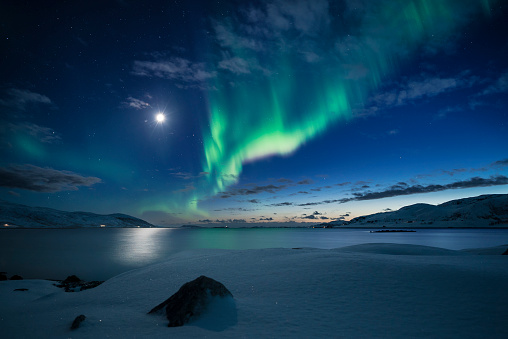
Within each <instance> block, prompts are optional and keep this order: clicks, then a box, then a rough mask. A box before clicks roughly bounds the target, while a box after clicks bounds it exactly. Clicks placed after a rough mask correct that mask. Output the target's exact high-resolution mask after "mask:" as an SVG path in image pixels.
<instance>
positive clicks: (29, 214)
mask: <svg viewBox="0 0 508 339" xmlns="http://www.w3.org/2000/svg"><path fill="white" fill-rule="evenodd" d="M7 227H20V228H73V227H154V225H152V224H150V223H148V222H146V221H144V220H141V219H138V218H134V217H132V216H130V215H126V214H119V213H117V214H108V215H101V214H95V213H88V212H64V211H59V210H55V209H52V208H45V207H30V206H25V205H20V204H14V203H10V202H7V201H3V200H0V228H7Z"/></svg>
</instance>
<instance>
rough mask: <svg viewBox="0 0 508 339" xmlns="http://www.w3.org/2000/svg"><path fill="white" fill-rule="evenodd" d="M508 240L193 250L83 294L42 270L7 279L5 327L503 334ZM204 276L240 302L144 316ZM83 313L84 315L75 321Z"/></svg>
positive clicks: (39, 332) (302, 334)
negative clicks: (39, 274) (171, 318)
mask: <svg viewBox="0 0 508 339" xmlns="http://www.w3.org/2000/svg"><path fill="white" fill-rule="evenodd" d="M507 247H508V245H507V246H501V247H497V248H495V249H490V250H481V249H477V250H470V251H452V250H445V249H439V248H432V247H425V246H416V245H397V244H364V245H356V246H351V247H343V248H339V249H333V250H321V249H308V248H304V249H263V250H242V251H236V250H235V251H233V250H196V251H188V252H181V253H178V254H176V255H174V256H173V257H171V258H170V259H169V260H167V261H165V262H162V263H159V264H155V265H152V266H147V267H145V268H141V269H136V270H133V271H129V272H126V273H123V274H120V275H118V276H116V277H114V278H112V279H109V280H108V281H106V282H105V283H104V284H102V285H100V286H98V287H96V288H94V289H90V290H86V291H82V292H78V293H65V292H63V291H62V290H61V289H58V288H56V287H54V286H53V285H52V282H50V281H45V280H21V281H3V282H0V300H1V302H0V336H1V337H2V338H106V337H111V338H168V337H171V338H202V337H207V338H266V337H270V338H280V337H292V338H295V337H296V338H312V337H314V338H315V337H321V338H323V337H349V338H409V337H411V338H418V337H422V338H445V337H446V338H461V339H462V338H507V337H508V326H507V325H506V319H508V308H507V307H506V305H508V293H507V292H506V287H507V286H508V256H506V255H500V254H501V253H503V252H504V250H506V248H507ZM480 253H483V254H480ZM487 254H490V255H487ZM76 273H77V274H78V276H79V272H76ZM200 275H206V276H208V277H211V278H213V279H215V280H218V281H220V282H222V283H223V284H224V285H225V286H226V287H227V288H228V289H229V290H230V291H231V292H232V294H233V295H234V304H233V305H232V304H231V303H228V302H225V303H215V304H212V305H211V306H210V308H209V309H208V313H206V314H205V315H203V318H201V319H198V320H197V321H195V322H192V323H190V324H188V325H185V326H183V327H177V328H168V327H167V320H166V319H165V317H164V316H160V315H148V314H147V312H148V311H149V310H150V309H151V308H152V307H154V306H156V305H157V304H159V303H160V302H162V301H164V300H165V299H167V298H168V297H169V296H171V295H172V294H173V293H175V292H176V291H177V290H178V289H179V287H180V286H181V285H182V284H184V283H185V282H187V281H190V280H193V279H195V278H197V277H198V276H200ZM18 288H28V291H14V289H18ZM80 314H84V315H85V316H86V320H85V321H84V322H83V323H82V324H81V327H80V328H78V329H76V330H73V331H71V330H70V326H71V323H72V321H73V320H74V318H75V317H76V316H78V315H80Z"/></svg>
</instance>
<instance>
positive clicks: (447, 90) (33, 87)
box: [0, 0, 508, 226]
mask: <svg viewBox="0 0 508 339" xmlns="http://www.w3.org/2000/svg"><path fill="white" fill-rule="evenodd" d="M507 32H508V3H507V2H506V1H489V0H478V1H474V0H471V1H464V0H413V1H412V0H399V1H397V0H386V1H377V0H376V1H374V0H372V1H369V0H339V1H334V0H296V1H284V0H279V1H278V0H271V1H248V0H245V1H243V0H242V1H240V0H237V1H235V0H230V1H131V0H118V1H112V0H104V1H2V3H1V4H0V50H1V54H0V58H1V59H0V60H1V62H0V152H1V153H0V186H1V187H0V199H2V200H7V201H11V202H15V203H21V204H26V205H30V206H44V207H51V208H56V209H61V210H68V211H89V212H95V213H116V212H120V213H127V214H130V215H133V216H137V217H141V218H143V219H145V220H147V221H149V222H152V223H154V224H157V225H181V224H187V223H190V224H206V223H211V222H213V223H217V224H219V225H229V224H245V225H246V226H249V223H253V224H251V225H254V224H256V223H260V222H278V223H295V222H298V223H299V222H314V223H316V222H322V221H325V222H326V221H331V220H336V219H339V218H343V219H346V220H348V219H350V218H352V217H356V216H359V215H364V214H370V213H375V212H381V211H384V210H388V209H398V208H400V207H402V206H405V205H408V204H412V203H417V202H426V203H433V204H437V203H441V202H444V201H447V200H451V199H457V198H463V197H469V196H476V195H480V194H492V193H508V95H507V93H508V34H507ZM158 114H163V117H164V119H160V120H161V121H159V120H158V119H157V115H158ZM162 120H163V121H162ZM287 225H290V224H287Z"/></svg>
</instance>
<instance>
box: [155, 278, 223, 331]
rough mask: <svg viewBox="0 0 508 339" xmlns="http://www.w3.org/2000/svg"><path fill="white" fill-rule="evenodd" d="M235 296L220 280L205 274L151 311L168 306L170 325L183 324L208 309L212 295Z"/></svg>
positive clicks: (157, 310)
mask: <svg viewBox="0 0 508 339" xmlns="http://www.w3.org/2000/svg"><path fill="white" fill-rule="evenodd" d="M216 296H219V297H233V295H232V294H231V292H229V291H228V289H227V288H226V287H225V286H224V285H223V284H221V283H220V282H218V281H216V280H213V279H211V278H208V277H205V276H204V275H202V276H200V277H199V278H197V279H195V280H193V281H190V282H187V283H185V284H183V285H182V287H180V289H179V290H178V292H176V293H175V294H173V295H172V296H171V297H170V298H169V299H167V300H166V301H164V302H163V303H161V304H159V305H157V306H155V307H154V308H153V309H152V310H151V311H150V312H148V313H149V314H150V313H157V312H160V311H162V310H163V308H164V307H165V308H166V317H167V318H168V320H169V324H168V326H169V327H176V326H182V325H184V324H186V323H188V322H189V321H190V319H191V318H192V317H197V316H199V315H200V314H202V313H203V311H205V310H206V308H207V306H208V304H209V303H210V301H211V297H216Z"/></svg>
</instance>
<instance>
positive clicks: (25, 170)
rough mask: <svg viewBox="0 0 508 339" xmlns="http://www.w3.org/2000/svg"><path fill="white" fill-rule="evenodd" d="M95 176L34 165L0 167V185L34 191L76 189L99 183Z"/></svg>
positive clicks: (50, 191) (48, 191)
mask: <svg viewBox="0 0 508 339" xmlns="http://www.w3.org/2000/svg"><path fill="white" fill-rule="evenodd" d="M100 182H101V179H99V178H96V177H84V176H82V175H80V174H77V173H74V172H70V171H60V170H56V169H52V168H42V167H38V166H34V165H28V164H27V165H10V166H8V167H0V186H1V187H8V188H19V189H24V190H29V191H34V192H46V193H53V192H60V191H77V190H78V187H79V186H85V187H89V186H92V185H94V184H97V183H100Z"/></svg>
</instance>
